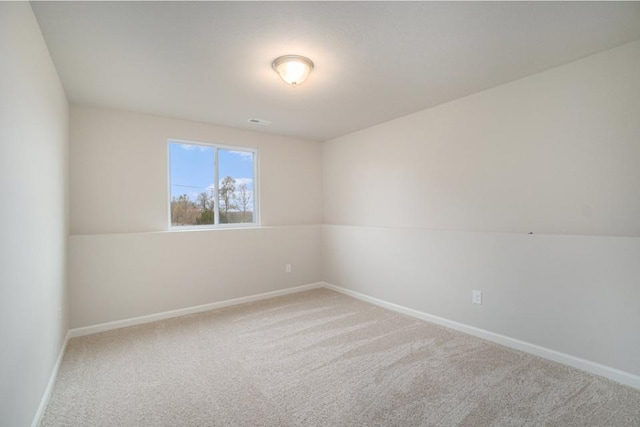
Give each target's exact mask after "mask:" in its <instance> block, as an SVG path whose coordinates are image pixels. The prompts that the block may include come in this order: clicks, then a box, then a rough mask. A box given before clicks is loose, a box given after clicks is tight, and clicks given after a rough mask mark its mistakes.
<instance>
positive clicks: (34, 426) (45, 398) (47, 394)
mask: <svg viewBox="0 0 640 427" xmlns="http://www.w3.org/2000/svg"><path fill="white" fill-rule="evenodd" d="M69 338H70V337H69V332H68V331H67V334H66V335H65V337H64V342H63V343H62V347H61V348H60V351H59V352H58V359H56V364H55V365H54V366H53V370H52V371H51V376H49V382H48V383H47V387H46V388H45V389H44V393H43V394H42V399H41V400H40V405H39V406H38V410H37V411H36V415H35V416H34V417H33V422H32V423H31V427H38V426H39V425H40V421H41V420H42V416H43V415H44V411H45V409H47V405H48V404H49V400H50V399H51V392H52V391H53V385H54V384H55V383H56V378H58V371H59V370H60V365H62V358H63V357H64V352H65V351H66V350H67V342H69Z"/></svg>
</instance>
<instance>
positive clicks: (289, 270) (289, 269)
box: [284, 264, 291, 273]
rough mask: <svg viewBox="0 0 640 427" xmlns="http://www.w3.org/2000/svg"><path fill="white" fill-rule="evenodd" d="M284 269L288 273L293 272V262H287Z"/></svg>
mask: <svg viewBox="0 0 640 427" xmlns="http://www.w3.org/2000/svg"><path fill="white" fill-rule="evenodd" d="M284 271H285V272H286V273H291V264H287V265H285V266H284Z"/></svg>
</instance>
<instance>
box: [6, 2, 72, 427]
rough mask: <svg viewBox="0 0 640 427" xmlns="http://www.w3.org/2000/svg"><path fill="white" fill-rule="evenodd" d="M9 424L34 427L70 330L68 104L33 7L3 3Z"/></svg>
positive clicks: (23, 4) (7, 402)
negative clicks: (67, 270)
mask: <svg viewBox="0 0 640 427" xmlns="http://www.w3.org/2000/svg"><path fill="white" fill-rule="evenodd" d="M0 58H1V59H0V188H1V190H0V191H1V194H2V197H1V201H0V425H3V426H27V425H30V424H31V422H32V420H33V417H34V414H35V413H36V412H37V410H38V407H39V405H40V401H41V398H42V395H43V394H44V393H45V389H46V388H47V384H48V382H49V379H50V377H51V372H52V371H53V370H54V367H55V365H56V359H57V358H58V355H59V353H60V350H61V347H62V344H63V342H64V338H65V335H66V332H67V302H66V299H67V298H66V285H65V283H66V252H67V235H68V226H67V225H68V221H67V147H68V143H67V141H68V137H67V112H68V111H67V100H66V97H65V94H64V91H63V88H62V85H61V84H60V80H59V79H58V74H57V72H56V69H55V68H54V65H53V62H52V61H51V58H50V56H49V51H48V50H47V46H46V45H45V42H44V40H43V38H42V34H41V32H40V28H39V26H38V23H37V22H36V19H35V17H34V15H33V12H32V11H31V7H30V6H29V3H28V2H2V3H0Z"/></svg>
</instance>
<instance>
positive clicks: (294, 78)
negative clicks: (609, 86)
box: [271, 55, 313, 86]
mask: <svg viewBox="0 0 640 427" xmlns="http://www.w3.org/2000/svg"><path fill="white" fill-rule="evenodd" d="M271 67H273V69H274V70H275V71H276V73H278V74H280V77H282V80H284V81H285V82H286V83H288V84H290V85H291V86H297V85H299V84H300V83H302V82H303V81H304V80H305V79H306V78H307V76H308V75H309V73H311V70H313V62H311V60H310V59H309V58H305V57H304V56H300V55H284V56H281V57H279V58H276V59H275V61H273V64H271Z"/></svg>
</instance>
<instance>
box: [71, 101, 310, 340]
mask: <svg viewBox="0 0 640 427" xmlns="http://www.w3.org/2000/svg"><path fill="white" fill-rule="evenodd" d="M169 139H181V140H187V141H197V142H216V143H220V144H225V145H236V146H244V147H254V148H257V149H258V150H259V188H260V194H259V201H260V224H261V227H259V228H243V229H224V230H207V231H202V230H199V231H168V221H169V220H168V198H169V195H168V181H167V179H168V177H167V174H168V168H167V164H168V162H167V141H168V140H169ZM320 150H321V147H320V143H318V142H311V141H305V140H300V139H294V138H287V137H281V136H273V135H266V134H262V133H257V132H248V131H244V130H238V129H232V128H226V127H220V126H213V125H208V124H202V123H195V122H189V121H184V120H175V119H168V118H163V117H157V116H150V115H145V114H136V113H131V112H122V111H114V110H108V109H101V108H91V107H84V106H72V107H71V113H70V159H69V162H70V165H69V166H70V180H71V181H70V211H71V237H70V240H69V245H70V246H69V265H70V271H69V274H70V276H69V292H70V294H69V297H70V307H71V312H70V327H71V328H78V327H85V326H91V325H96V324H100V323H105V322H111V321H116V320H122V319H127V318H131V317H139V316H145V315H150V314H155V313H159V312H164V311H170V310H177V309H181V308H188V307H192V306H197V305H203V304H209V303H213V302H218V301H223V300H227V299H233V298H239V297H245V296H249V295H254V294H259V293H265V292H271V291H278V290H282V289H286V288H290V287H293V286H298V285H306V284H310V283H315V282H318V281H320V280H321V278H322V275H321V271H320V233H321V225H320V224H321V222H322V200H321V193H322V189H321V165H320V160H321V151H320ZM285 264H291V265H292V272H291V273H286V272H285Z"/></svg>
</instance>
